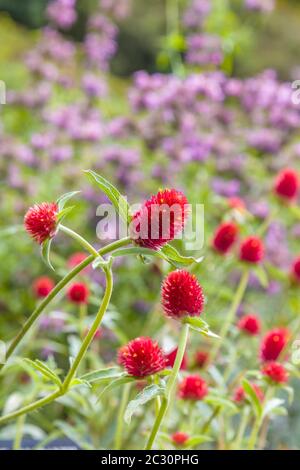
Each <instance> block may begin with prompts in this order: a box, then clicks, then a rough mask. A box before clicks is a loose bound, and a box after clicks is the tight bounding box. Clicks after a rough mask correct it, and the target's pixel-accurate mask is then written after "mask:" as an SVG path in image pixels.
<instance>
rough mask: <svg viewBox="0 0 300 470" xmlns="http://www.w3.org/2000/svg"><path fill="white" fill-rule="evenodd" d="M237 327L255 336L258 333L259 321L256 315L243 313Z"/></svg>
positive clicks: (259, 328)
mask: <svg viewBox="0 0 300 470" xmlns="http://www.w3.org/2000/svg"><path fill="white" fill-rule="evenodd" d="M237 326H238V328H239V329H240V330H242V331H244V332H245V333H248V334H249V335H252V336H255V335H258V334H259V333H260V330H261V323H260V319H259V318H258V317H257V316H256V315H245V316H244V317H242V318H241V319H240V321H239V322H238V324H237Z"/></svg>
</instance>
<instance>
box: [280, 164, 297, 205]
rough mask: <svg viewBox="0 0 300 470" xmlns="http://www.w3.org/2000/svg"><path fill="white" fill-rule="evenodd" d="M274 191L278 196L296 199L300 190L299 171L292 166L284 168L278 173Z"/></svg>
mask: <svg viewBox="0 0 300 470" xmlns="http://www.w3.org/2000/svg"><path fill="white" fill-rule="evenodd" d="M274 191H275V193H276V194H277V195H278V196H280V197H282V198H284V199H287V200H292V199H295V198H296V197H297V194H298V191H299V177H298V174H297V172H296V171H295V170H292V169H290V168H286V169H285V170H282V171H281V172H280V173H279V174H278V175H277V178H276V181H275V186H274Z"/></svg>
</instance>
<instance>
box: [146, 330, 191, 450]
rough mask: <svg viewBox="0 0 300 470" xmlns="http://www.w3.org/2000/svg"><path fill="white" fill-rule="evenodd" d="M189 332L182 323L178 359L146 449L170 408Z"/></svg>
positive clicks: (149, 447)
mask: <svg viewBox="0 0 300 470" xmlns="http://www.w3.org/2000/svg"><path fill="white" fill-rule="evenodd" d="M188 334H189V325H188V324H187V323H184V324H183V325H182V330H181V334H180V338H179V344H178V350H177V354H176V359H175V362H174V366H173V369H172V373H171V375H170V377H169V380H168V384H167V388H166V396H165V397H164V398H163V399H162V403H161V407H160V411H159V413H158V415H157V417H156V420H155V422H154V425H153V428H152V431H151V434H150V437H149V439H148V442H147V444H146V450H150V449H152V446H153V444H154V441H155V439H156V436H157V433H158V431H159V428H160V426H161V423H162V421H163V419H164V416H165V414H166V412H167V410H168V406H169V403H170V398H171V397H172V394H173V391H174V388H175V385H176V380H177V376H178V372H179V370H180V366H181V363H182V359H183V356H184V352H185V348H186V343H187V339H188Z"/></svg>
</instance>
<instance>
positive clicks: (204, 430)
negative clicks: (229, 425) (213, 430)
mask: <svg viewBox="0 0 300 470" xmlns="http://www.w3.org/2000/svg"><path fill="white" fill-rule="evenodd" d="M220 411H221V407H220V406H216V408H215V409H214V411H213V412H212V414H211V415H210V417H209V418H208V420H207V421H206V423H204V425H203V426H202V428H201V431H200V434H205V433H206V432H207V431H208V429H209V426H210V425H211V423H212V422H213V420H214V419H215V418H216V417H217V416H218V414H219V413H220Z"/></svg>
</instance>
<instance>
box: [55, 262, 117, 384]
mask: <svg viewBox="0 0 300 470" xmlns="http://www.w3.org/2000/svg"><path fill="white" fill-rule="evenodd" d="M104 271H105V276H106V289H105V293H104V297H103V300H102V303H101V306H100V308H99V310H98V313H97V315H96V318H95V320H94V323H93V325H92V327H91V329H90V330H89V332H88V334H87V335H86V337H85V338H84V340H83V342H82V345H81V348H80V350H79V352H78V354H77V356H76V358H75V360H74V362H73V364H72V366H71V368H70V370H69V372H68V374H67V376H66V378H65V380H64V382H63V384H62V389H63V391H64V392H66V391H67V390H68V388H69V385H70V383H71V381H72V379H73V377H74V376H75V374H76V372H77V369H78V367H79V365H80V363H81V361H82V358H83V357H84V355H85V353H86V351H87V349H88V347H89V345H90V344H91V342H92V341H93V338H94V335H95V333H96V331H97V330H98V328H99V326H100V323H101V321H102V318H103V316H104V314H105V312H106V309H107V307H108V304H109V302H110V298H111V294H112V290H113V277H112V272H111V269H110V268H106V269H104Z"/></svg>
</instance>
